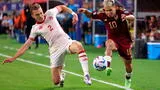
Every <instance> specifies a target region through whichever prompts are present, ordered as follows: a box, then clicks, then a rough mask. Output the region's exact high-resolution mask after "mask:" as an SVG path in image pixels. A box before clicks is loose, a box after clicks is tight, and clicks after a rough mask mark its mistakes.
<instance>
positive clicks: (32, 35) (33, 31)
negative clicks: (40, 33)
mask: <svg viewBox="0 0 160 90" xmlns="http://www.w3.org/2000/svg"><path fill="white" fill-rule="evenodd" d="M36 36H37V33H36V29H35V28H34V27H32V29H31V33H30V35H29V39H31V40H34V39H35V37H36Z"/></svg>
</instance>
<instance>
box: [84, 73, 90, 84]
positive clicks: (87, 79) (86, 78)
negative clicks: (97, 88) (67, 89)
mask: <svg viewBox="0 0 160 90" xmlns="http://www.w3.org/2000/svg"><path fill="white" fill-rule="evenodd" d="M84 82H85V83H86V84H87V85H91V84H92V81H91V78H90V76H89V75H88V74H86V75H85V76H84Z"/></svg>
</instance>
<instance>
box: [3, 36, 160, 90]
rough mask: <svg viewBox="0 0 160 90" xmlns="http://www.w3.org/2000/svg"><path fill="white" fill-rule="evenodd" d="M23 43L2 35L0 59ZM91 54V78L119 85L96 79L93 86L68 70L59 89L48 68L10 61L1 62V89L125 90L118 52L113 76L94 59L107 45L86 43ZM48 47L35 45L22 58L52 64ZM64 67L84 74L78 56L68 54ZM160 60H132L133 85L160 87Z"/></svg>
mask: <svg viewBox="0 0 160 90" xmlns="http://www.w3.org/2000/svg"><path fill="white" fill-rule="evenodd" d="M21 45H22V44H19V43H17V41H16V40H15V39H10V38H7V36H6V35H0V62H2V61H3V60H4V59H5V58H6V56H13V55H14V54H15V52H16V49H18V48H20V46H21ZM84 47H85V49H86V52H87V55H88V57H89V68H90V73H91V77H92V78H94V79H96V80H102V81H104V82H108V83H112V84H116V85H118V87H116V86H113V85H110V84H104V83H101V82H98V81H96V80H93V84H92V85H91V86H88V85H85V84H84V82H83V78H82V77H79V76H75V75H73V74H69V73H66V78H65V83H64V87H63V88H56V87H54V85H53V84H52V81H51V73H50V69H49V68H47V67H43V66H39V65H36V64H30V63H26V62H22V61H19V60H17V61H15V62H13V63H10V64H4V65H2V64H0V90H124V89H123V88H120V87H119V86H122V87H123V85H124V73H125V69H124V65H123V62H122V59H121V58H120V57H119V56H118V53H117V52H114V53H113V60H112V64H111V66H112V69H113V72H112V74H111V76H107V75H106V74H105V72H104V71H96V70H95V69H94V68H93V66H92V61H93V59H94V58H95V57H96V56H99V55H104V51H105V48H99V49H97V48H95V47H94V46H92V45H86V46H84ZM47 48H48V46H47V45H46V44H40V46H39V48H38V49H34V44H33V45H32V48H31V49H29V50H27V52H26V53H25V54H24V55H23V56H22V57H20V58H21V59H24V60H28V61H32V62H35V63H39V64H43V65H46V66H49V58H47V57H46V56H48V49H47ZM65 64H66V66H65V70H66V71H70V72H73V73H76V74H78V75H82V74H83V73H82V69H81V66H80V64H79V61H78V58H77V55H69V54H68V55H67V56H66V60H65ZM159 76H160V60H148V59H133V75H132V86H131V88H132V89H134V90H160V83H159V81H160V78H159Z"/></svg>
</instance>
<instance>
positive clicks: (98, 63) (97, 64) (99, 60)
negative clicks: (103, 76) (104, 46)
mask: <svg viewBox="0 0 160 90" xmlns="http://www.w3.org/2000/svg"><path fill="white" fill-rule="evenodd" d="M93 67H94V68H95V69H96V70H98V71H103V70H105V69H106V68H107V60H106V59H105V58H104V57H103V56H98V57H96V58H95V59H94V60H93Z"/></svg>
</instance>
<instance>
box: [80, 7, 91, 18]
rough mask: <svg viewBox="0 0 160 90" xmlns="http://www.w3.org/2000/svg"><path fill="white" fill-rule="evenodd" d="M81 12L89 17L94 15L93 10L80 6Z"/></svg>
mask: <svg viewBox="0 0 160 90" xmlns="http://www.w3.org/2000/svg"><path fill="white" fill-rule="evenodd" d="M78 12H79V13H84V14H85V15H86V16H87V17H89V18H91V17H92V12H90V11H89V10H87V9H85V8H79V9H78Z"/></svg>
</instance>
